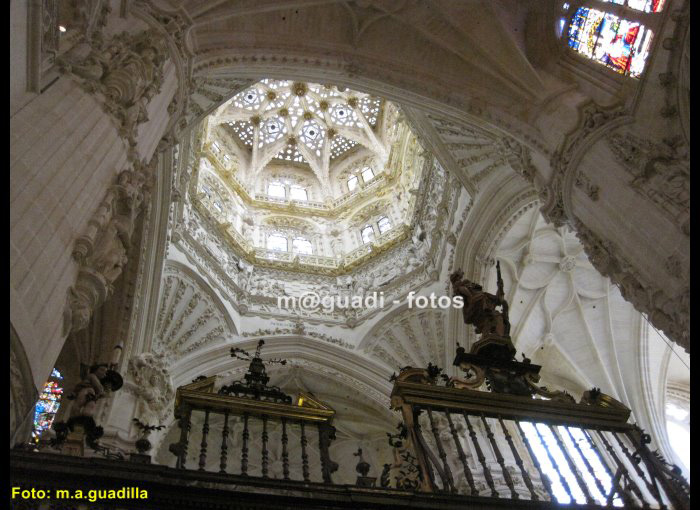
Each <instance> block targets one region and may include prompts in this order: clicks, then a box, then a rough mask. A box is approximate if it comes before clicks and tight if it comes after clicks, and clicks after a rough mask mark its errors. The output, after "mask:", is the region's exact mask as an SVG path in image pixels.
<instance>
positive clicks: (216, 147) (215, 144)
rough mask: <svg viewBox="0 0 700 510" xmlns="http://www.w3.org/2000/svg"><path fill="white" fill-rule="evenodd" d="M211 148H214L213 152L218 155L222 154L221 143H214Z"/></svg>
mask: <svg viewBox="0 0 700 510" xmlns="http://www.w3.org/2000/svg"><path fill="white" fill-rule="evenodd" d="M211 148H212V150H213V151H214V152H216V153H217V154H218V153H219V152H221V147H220V146H219V143H218V142H212V144H211Z"/></svg>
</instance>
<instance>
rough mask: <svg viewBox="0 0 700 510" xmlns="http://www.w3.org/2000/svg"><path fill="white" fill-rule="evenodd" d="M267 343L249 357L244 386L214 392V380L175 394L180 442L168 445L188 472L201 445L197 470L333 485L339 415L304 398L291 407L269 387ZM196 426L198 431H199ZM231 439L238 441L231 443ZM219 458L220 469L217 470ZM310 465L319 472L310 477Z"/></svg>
mask: <svg viewBox="0 0 700 510" xmlns="http://www.w3.org/2000/svg"><path fill="white" fill-rule="evenodd" d="M263 343H264V342H262V341H261V342H260V343H259V345H258V350H257V351H256V354H255V355H253V356H250V355H248V356H250V359H251V368H250V370H249V371H248V373H247V374H246V376H245V381H238V382H234V383H232V384H230V385H226V386H223V387H222V388H221V389H219V390H218V392H214V384H215V378H214V377H209V378H202V379H200V380H195V381H193V382H192V383H191V384H188V385H185V386H181V387H180V388H178V389H177V393H176V396H175V416H176V418H177V419H178V426H179V428H180V439H179V441H178V442H177V443H173V444H172V445H171V446H170V451H171V452H172V453H173V454H174V455H175V456H176V458H177V460H176V467H178V468H180V469H187V468H188V464H189V462H188V451H190V446H191V445H192V444H199V451H198V453H197V455H198V457H197V458H198V466H197V469H198V470H199V471H213V470H214V469H216V468H218V472H219V473H228V474H238V475H244V476H259V477H261V478H272V477H275V478H280V479H284V480H292V479H295V478H294V477H293V476H292V475H293V473H298V474H299V476H298V477H297V478H296V479H298V480H300V481H306V482H309V481H322V482H324V483H326V484H330V483H332V478H331V477H332V473H333V472H334V471H335V470H336V469H337V468H338V465H337V464H336V463H335V462H333V461H332V460H331V459H330V456H329V447H330V444H331V441H332V440H333V439H335V429H334V427H333V426H332V421H333V417H334V415H335V411H334V410H333V409H331V408H330V407H328V406H327V405H325V404H324V403H322V402H320V401H318V400H315V399H314V398H312V397H311V396H309V395H304V394H302V395H300V396H299V398H298V399H297V401H296V403H292V398H291V397H290V396H288V395H286V394H284V393H283V392H282V391H281V390H280V389H279V388H276V387H274V386H268V385H267V382H268V380H269V378H268V377H267V375H266V374H265V369H264V365H263V362H262V359H261V358H260V356H259V353H260V347H261V346H262V345H263ZM242 352H244V351H241V350H240V349H233V350H232V355H234V356H236V357H239V356H240V353H242ZM245 354H246V355H247V353H245ZM282 361H283V360H272V362H282ZM200 423H201V425H200ZM195 425H196V426H197V428H198V429H199V430H195ZM230 437H234V438H240V441H239V442H236V441H229V438H230ZM195 438H196V439H198V441H197V440H195ZM217 438H220V439H217ZM295 441H296V444H294V442H295ZM217 445H218V446H219V450H218V455H217V456H215V457H212V456H211V455H210V452H212V451H213V449H214V448H215V447H216V446H217ZM273 452H274V454H275V458H274V459H272V458H271V457H272V455H273ZM193 453H194V452H193ZM236 453H237V454H238V456H239V458H240V461H239V463H238V465H239V466H240V468H239V469H238V470H236V469H235V465H236V464H235V463H234V462H229V459H230V456H231V455H235V454H236ZM277 453H279V457H277ZM292 453H296V454H297V457H298V458H297V459H296V460H295V459H293V458H291V456H292ZM217 459H218V466H216V467H214V464H215V463H216V461H217ZM273 463H274V466H272V464H273ZM310 465H313V466H318V467H319V468H320V470H319V471H318V472H317V473H316V474H312V473H311V472H310ZM229 466H233V467H229ZM273 468H274V473H273ZM273 474H274V476H273Z"/></svg>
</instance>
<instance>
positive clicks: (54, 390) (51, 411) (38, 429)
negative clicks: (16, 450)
mask: <svg viewBox="0 0 700 510" xmlns="http://www.w3.org/2000/svg"><path fill="white" fill-rule="evenodd" d="M62 379H63V376H62V375H61V373H60V372H59V371H58V370H56V369H55V368H54V369H53V371H52V372H51V377H50V378H49V380H48V381H46V384H44V389H43V390H42V391H41V395H39V400H38V401H37V403H36V407H35V408H34V430H33V432H32V440H33V441H34V442H35V443H36V442H38V441H39V438H40V437H41V434H43V432H44V431H45V430H47V429H49V428H50V427H51V424H52V423H53V419H54V417H55V416H56V412H57V411H58V408H59V406H60V405H61V396H62V395H63V387H62V386H61V384H60V381H61V380H62Z"/></svg>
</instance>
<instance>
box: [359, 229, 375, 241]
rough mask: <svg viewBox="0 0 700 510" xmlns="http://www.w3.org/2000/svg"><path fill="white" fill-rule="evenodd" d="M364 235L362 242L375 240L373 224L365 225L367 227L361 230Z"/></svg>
mask: <svg viewBox="0 0 700 510" xmlns="http://www.w3.org/2000/svg"><path fill="white" fill-rule="evenodd" d="M360 234H361V235H362V243H363V244H367V243H371V242H372V241H373V240H374V228H373V227H372V225H365V227H364V228H363V229H362V230H361V231H360Z"/></svg>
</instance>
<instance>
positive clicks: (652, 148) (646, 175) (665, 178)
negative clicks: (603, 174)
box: [608, 132, 690, 236]
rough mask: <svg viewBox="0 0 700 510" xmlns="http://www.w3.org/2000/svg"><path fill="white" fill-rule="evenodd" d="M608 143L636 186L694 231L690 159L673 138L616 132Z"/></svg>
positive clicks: (671, 215)
mask: <svg viewBox="0 0 700 510" xmlns="http://www.w3.org/2000/svg"><path fill="white" fill-rule="evenodd" d="M608 146H609V147H610V150H611V151H612V152H613V154H615V156H616V157H617V159H618V160H619V161H620V163H622V165H623V166H624V168H625V169H626V170H627V171H628V172H629V174H630V177H632V179H631V181H630V185H631V186H632V188H633V189H634V190H636V191H637V192H638V193H640V194H641V195H643V196H644V197H646V198H648V199H650V200H651V201H652V202H653V203H655V204H656V205H658V206H659V207H660V208H661V209H662V210H663V211H664V212H665V213H666V214H667V215H668V216H669V217H670V218H671V219H672V220H673V221H674V223H676V224H677V225H678V226H679V228H680V229H681V230H682V231H683V233H684V234H685V235H687V236H689V235H690V159H689V153H688V150H687V148H686V147H684V146H679V144H678V143H677V142H675V141H673V140H667V141H665V142H664V143H655V142H651V141H650V140H644V139H642V138H639V137H637V136H634V135H632V134H631V133H626V132H623V133H619V132H618V133H614V134H613V135H612V136H611V137H610V138H609V139H608Z"/></svg>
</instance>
